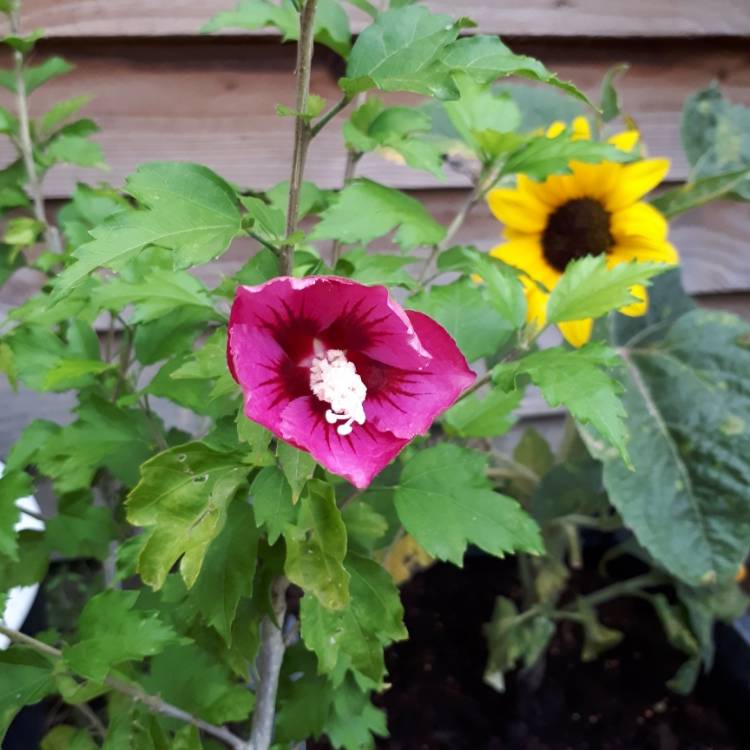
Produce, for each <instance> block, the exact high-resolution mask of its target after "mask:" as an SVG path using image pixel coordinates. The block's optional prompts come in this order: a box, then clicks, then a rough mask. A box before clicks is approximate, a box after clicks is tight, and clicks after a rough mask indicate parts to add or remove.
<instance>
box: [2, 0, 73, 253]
mask: <svg viewBox="0 0 750 750" xmlns="http://www.w3.org/2000/svg"><path fill="white" fill-rule="evenodd" d="M10 31H11V34H13V35H15V36H20V35H21V3H20V0H16V2H14V3H13V8H12V10H11V13H10ZM25 64H26V59H25V56H24V54H23V52H21V51H20V50H14V52H13V75H14V83H15V87H16V110H17V112H18V141H17V144H18V150H19V151H20V152H21V159H22V160H23V166H24V169H25V171H26V185H27V187H28V191H29V193H30V194H31V201H32V204H33V210H34V218H35V219H36V220H37V221H38V222H39V223H40V224H41V225H42V228H43V231H44V239H45V242H46V243H47V246H48V248H49V249H50V250H51V251H52V252H53V253H58V254H59V253H62V242H61V241H60V233H59V232H58V231H57V227H55V226H53V225H52V224H50V222H49V221H48V220H47V214H46V212H45V209H44V194H43V193H42V180H41V179H40V177H39V173H38V172H37V168H36V162H35V161H34V143H33V141H32V139H31V126H30V124H29V102H28V94H27V91H26V79H25V78H24V76H23V73H24V66H25Z"/></svg>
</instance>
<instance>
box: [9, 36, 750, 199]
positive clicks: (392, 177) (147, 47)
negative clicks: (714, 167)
mask: <svg viewBox="0 0 750 750" xmlns="http://www.w3.org/2000/svg"><path fill="white" fill-rule="evenodd" d="M721 47H722V49H721V51H717V50H716V49H714V48H713V47H711V46H705V45H699V44H695V43H670V45H669V46H668V47H667V48H665V49H664V50H663V51H662V50H659V54H658V55H655V54H654V48H653V47H651V46H648V47H644V46H643V45H630V44H626V43H618V44H603V43H599V42H588V43H585V42H581V43H577V44H575V45H568V44H564V43H557V44H548V45H545V46H544V47H541V48H540V47H538V46H537V45H535V44H531V45H529V44H525V45H521V46H519V47H518V49H519V51H523V52H530V53H532V54H538V55H539V56H540V57H542V58H543V59H544V61H545V62H546V63H547V64H548V66H549V67H550V68H551V69H553V70H555V71H556V72H558V73H559V74H560V75H561V76H562V77H563V78H567V79H571V80H573V81H575V82H576V83H577V84H578V85H580V86H581V87H582V88H584V89H585V90H586V91H588V92H590V93H591V94H595V93H596V91H597V90H598V87H599V82H600V80H601V77H602V75H603V74H604V72H605V70H606V69H607V68H608V67H609V66H611V64H612V63H613V62H616V61H617V60H629V61H630V62H631V63H632V67H631V70H630V73H629V74H628V75H627V76H626V77H625V78H624V79H623V82H622V93H623V98H624V102H625V105H626V108H627V110H628V111H629V112H630V113H631V115H632V116H633V117H634V118H635V120H636V121H637V122H638V123H639V125H640V127H641V129H642V132H643V135H644V139H645V141H646V143H647V144H648V146H649V149H650V151H651V153H653V154H659V155H665V156H668V157H670V158H671V159H672V162H673V167H672V171H671V174H670V177H671V179H673V180H682V179H684V178H685V177H686V175H687V172H688V167H687V164H686V161H685V158H684V156H683V154H682V148H681V145H680V136H679V128H680V115H681V110H682V106H683V102H684V100H685V98H686V97H687V96H688V95H689V94H690V93H691V92H693V91H695V90H696V89H698V88H699V87H702V86H706V85H707V84H708V83H710V82H711V81H712V80H714V79H718V80H720V81H722V83H723V86H724V90H725V92H726V94H727V95H728V96H729V97H731V98H732V99H734V100H735V101H738V102H741V103H745V104H750V47H749V46H748V45H740V44H737V43H730V42H723V43H722V45H721ZM44 51H45V52H49V53H62V54H64V55H65V56H67V57H68V58H70V60H71V61H72V62H73V63H74V64H75V65H76V66H77V67H76V70H75V71H74V72H73V73H71V74H70V75H67V76H64V77H62V78H59V79H56V80H55V81H52V82H50V83H49V84H48V85H46V86H44V87H43V88H41V89H40V90H39V91H38V92H36V93H35V94H34V96H33V97H32V108H33V111H34V112H35V113H37V114H38V113H41V112H42V111H44V110H45V109H46V108H47V107H48V106H50V105H51V104H52V103H53V102H54V101H57V100H58V99H61V98H65V97H69V96H73V95H76V94H82V93H86V94H90V95H91V96H92V97H93V99H92V101H91V103H90V104H89V105H87V107H86V110H85V112H86V114H87V115H89V116H91V117H93V118H94V119H95V120H96V121H97V122H98V123H99V125H100V126H101V128H102V133H101V135H100V136H99V140H100V142H101V144H102V146H103V148H104V151H105V154H106V156H107V159H108V161H109V163H110V165H111V167H112V170H111V172H110V173H109V174H108V175H106V179H108V180H109V181H111V182H113V183H115V184H118V183H120V182H121V181H122V179H123V178H124V177H125V175H127V174H128V173H129V172H131V171H132V170H133V169H134V167H135V166H136V165H137V164H139V163H142V162H145V161H151V160H188V161H196V162H200V163H204V164H207V165H208V166H210V167H212V168H213V169H215V170H216V171H218V172H219V173H220V174H222V175H223V176H224V177H226V178H228V179H230V180H233V181H235V182H237V183H239V184H244V185H247V184H251V185H253V186H254V187H257V188H263V187H267V186H269V185H272V184H274V183H276V182H278V181H280V180H282V179H285V178H286V177H287V172H288V159H289V149H290V143H291V121H290V120H289V118H279V117H278V116H277V115H276V113H275V105H276V104H277V103H284V104H291V103H292V101H293V91H292V85H293V79H292V75H291V73H292V70H293V67H294V50H293V47H292V46H290V45H280V44H277V43H274V42H272V41H271V40H268V41H266V42H263V41H261V40H259V41H257V42H256V43H254V44H253V45H250V46H249V47H248V46H247V45H245V44H243V43H241V42H239V41H235V42H233V41H216V40H206V41H204V42H190V43H181V42H178V41H174V40H173V41H171V42H169V43H166V42H162V43H158V44H156V43H154V44H149V43H145V42H140V43H125V42H112V43H107V44H104V43H101V42H100V43H97V44H86V45H82V44H69V43H68V44H65V43H58V44H55V45H51V46H50V45H47V47H46V48H45V50H44ZM338 73H340V66H338V65H337V62H336V58H335V56H334V55H333V54H332V53H330V54H329V53H328V52H327V51H326V50H319V54H318V55H317V63H316V64H315V66H314V71H313V81H312V89H313V91H314V92H315V93H317V94H320V95H322V96H324V97H325V98H326V99H327V100H328V101H329V102H333V101H335V100H336V99H337V98H338V96H339V93H338V89H337V87H336V82H335V81H336V76H337V74H338ZM0 103H2V104H5V105H8V104H10V101H9V100H8V98H7V96H6V97H5V98H3V97H0ZM338 122H339V123H340V122H341V118H339V120H338ZM9 155H10V152H9V149H8V147H7V145H3V147H2V149H0V160H7V159H8V158H9ZM344 158H345V157H344V152H343V149H342V144H341V134H340V127H338V124H337V123H336V122H334V123H332V124H331V125H330V126H329V127H328V128H326V130H324V131H323V133H322V134H321V135H320V136H319V138H318V139H316V141H315V143H314V144H313V147H312V151H311V155H310V160H309V170H308V172H307V175H306V176H307V178H308V179H311V180H314V181H316V182H317V183H318V184H320V185H322V186H325V187H335V186H338V185H339V184H340V181H341V178H342V174H343V170H344ZM360 173H361V174H364V175H367V176H369V177H372V178H374V179H378V180H381V181H383V182H385V183H388V184H391V185H394V186H398V187H407V188H419V187H433V186H437V185H438V184H439V183H438V182H437V181H436V180H435V178H433V177H432V176H431V175H429V174H426V173H420V172H416V171H414V170H411V169H409V168H407V167H400V166H397V165H393V164H390V163H388V162H386V161H384V160H383V159H381V158H380V157H378V156H375V155H368V156H367V157H366V158H365V159H364V160H363V161H362V163H361V169H360ZM80 179H83V180H86V181H92V180H95V181H96V180H100V179H102V175H101V173H95V172H92V171H90V170H89V171H86V170H82V169H75V168H67V167H60V168H55V169H54V170H53V171H52V172H51V174H50V175H49V177H48V179H47V182H46V186H45V187H46V191H47V193H48V194H49V195H50V196H52V197H59V196H64V195H68V194H69V193H70V192H71V190H72V189H73V187H74V185H75V182H76V181H77V180H80ZM465 184H466V179H465V178H464V177H462V176H461V175H457V174H455V173H450V174H448V176H447V177H446V179H445V180H444V181H443V183H442V185H443V186H460V185H465Z"/></svg>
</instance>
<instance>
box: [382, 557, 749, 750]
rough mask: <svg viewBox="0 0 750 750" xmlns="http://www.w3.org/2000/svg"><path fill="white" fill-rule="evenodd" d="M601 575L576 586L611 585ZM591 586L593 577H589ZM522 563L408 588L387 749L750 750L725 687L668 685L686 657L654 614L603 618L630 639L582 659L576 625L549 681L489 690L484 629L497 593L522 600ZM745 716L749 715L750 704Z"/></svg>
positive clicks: (615, 608)
mask: <svg viewBox="0 0 750 750" xmlns="http://www.w3.org/2000/svg"><path fill="white" fill-rule="evenodd" d="M592 577H593V576H592V575H591V574H587V575H583V576H580V580H578V581H577V582H574V588H575V587H577V588H578V589H579V590H581V591H582V592H584V593H585V592H586V591H588V590H590V589H591V588H592V587H594V586H595V587H596V588H598V587H600V585H601V582H597V581H595V580H592ZM587 579H588V580H587ZM514 580H515V572H514V566H513V563H512V562H511V561H505V562H504V561H499V560H496V559H494V558H489V557H483V556H477V557H470V558H468V559H467V560H466V565H465V567H464V569H463V570H459V569H457V568H455V567H452V566H450V565H444V564H439V565H436V566H434V567H433V568H431V569H430V570H427V571H425V572H423V573H421V574H419V575H417V576H416V577H415V578H414V579H412V580H411V581H410V582H409V583H408V584H407V585H406V586H405V587H404V589H403V602H404V607H405V609H406V624H407V626H408V629H409V633H410V638H409V641H408V642H405V643H402V644H399V645H397V646H396V647H394V648H392V649H391V650H390V651H389V653H388V657H387V660H388V667H389V671H390V681H391V683H392V687H391V689H390V690H388V691H387V692H386V693H384V694H383V695H382V696H381V697H380V698H379V699H378V702H379V704H380V705H381V706H382V707H383V708H384V709H385V710H386V711H387V713H388V723H389V728H390V733H391V736H390V738H389V739H387V740H383V741H381V742H380V743H379V745H378V747H379V748H381V749H382V750H386V749H387V750H443V749H445V750H448V748H450V750H463V749H464V748H466V750H469V749H471V750H480V749H482V750H484V749H486V750H501V749H502V750H743V748H748V747H750V743H748V742H747V740H746V739H745V740H744V741H743V740H741V739H740V738H739V737H738V736H736V734H735V733H736V731H737V729H738V727H737V726H734V727H733V726H731V724H730V722H729V721H727V720H726V719H725V718H723V717H722V714H721V713H720V710H719V708H718V705H717V704H718V703H719V702H722V701H721V700H720V692H721V691H720V689H719V688H717V687H716V685H715V681H714V683H712V682H710V681H709V680H704V681H702V682H701V683H700V684H699V685H698V687H697V689H696V691H695V692H694V693H693V695H691V696H688V697H683V696H679V695H676V694H674V693H672V692H671V691H670V690H669V689H668V688H667V687H666V684H665V683H666V681H667V680H669V678H670V677H672V676H673V674H674V673H675V671H676V670H677V668H678V667H679V665H680V664H681V662H682V656H681V655H680V654H679V653H677V652H676V651H674V650H672V649H671V648H670V647H669V646H667V645H666V641H665V638H664V635H663V632H662V629H661V626H660V624H659V622H658V621H657V619H656V618H655V616H654V614H653V611H652V609H651V607H650V606H649V605H648V604H647V603H645V602H643V601H641V600H638V599H632V598H630V599H621V600H618V601H615V602H611V603H609V604H607V605H605V606H604V607H603V608H602V609H601V610H600V611H601V614H602V617H601V619H602V622H603V623H604V624H605V625H607V626H609V627H613V628H617V629H620V630H623V631H625V632H626V634H627V635H626V638H625V640H624V641H623V643H621V644H620V645H619V646H618V647H617V648H616V649H615V650H613V651H610V652H608V653H607V654H605V655H604V656H602V657H601V658H600V659H599V660H597V661H595V662H592V663H588V664H583V663H582V662H581V661H580V658H579V653H580V646H581V642H580V635H579V632H578V630H577V627H576V625H575V624H573V623H564V624H562V625H561V626H560V627H559V628H558V632H557V635H556V636H555V638H554V640H553V642H552V645H551V648H550V651H549V654H548V658H547V661H546V665H545V667H544V671H543V674H538V675H536V677H541V682H540V685H539V687H538V688H537V689H536V690H533V689H532V688H531V687H530V686H529V684H528V682H529V681H528V680H527V681H525V682H524V681H523V680H521V679H519V678H518V677H517V676H512V677H511V678H510V679H509V680H508V690H507V692H506V693H505V694H499V693H497V692H495V691H494V690H493V689H491V688H490V687H488V686H487V685H485V684H484V683H483V682H482V673H483V670H484V666H485V661H486V657H487V652H486V647H485V641H484V638H483V635H482V625H483V623H485V622H487V621H488V620H489V619H490V616H491V613H492V609H493V605H494V599H495V596H496V595H497V594H501V593H502V594H504V595H506V596H507V595H511V596H513V595H517V591H514V590H513V586H514V583H513V581H514ZM746 710H748V711H750V709H748V708H747V707H746Z"/></svg>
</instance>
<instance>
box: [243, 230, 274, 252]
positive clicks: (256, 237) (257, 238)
mask: <svg viewBox="0 0 750 750" xmlns="http://www.w3.org/2000/svg"><path fill="white" fill-rule="evenodd" d="M248 235H249V236H250V237H252V238H253V239H254V240H255V241H256V242H260V244H261V245H263V247H265V248H267V249H268V250H270V251H271V252H272V253H273V254H274V255H275V256H276V257H280V256H281V251H280V250H279V248H278V247H276V245H274V244H272V243H271V242H269V241H268V240H265V239H263V237H261V236H260V235H259V234H258V233H257V232H248Z"/></svg>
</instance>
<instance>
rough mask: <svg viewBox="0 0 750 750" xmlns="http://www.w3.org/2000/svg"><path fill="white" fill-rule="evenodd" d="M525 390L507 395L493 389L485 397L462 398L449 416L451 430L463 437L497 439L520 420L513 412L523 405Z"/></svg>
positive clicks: (448, 413)
mask: <svg viewBox="0 0 750 750" xmlns="http://www.w3.org/2000/svg"><path fill="white" fill-rule="evenodd" d="M522 396H523V391H521V390H516V391H510V392H508V393H506V392H505V391H502V390H493V391H491V392H490V393H489V394H487V395H485V396H484V397H481V398H480V397H479V396H478V395H476V394H472V395H471V396H467V397H466V398H463V399H461V400H460V401H459V402H458V403H457V404H455V406H452V407H451V408H450V409H448V411H447V412H446V413H445V416H444V417H443V420H444V421H445V424H446V426H447V428H448V431H449V432H451V433H454V434H456V435H458V436H460V437H496V436H498V435H503V434H505V433H506V432H507V431H508V430H509V429H510V428H511V427H512V426H513V424H514V422H515V421H516V418H515V417H514V416H513V410H514V409H515V408H516V407H517V406H518V405H519V403H520V402H521V398H522Z"/></svg>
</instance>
